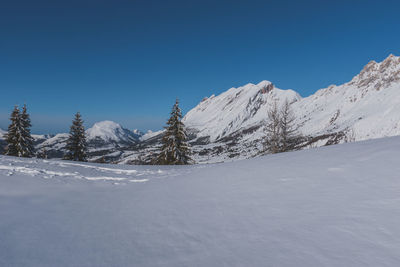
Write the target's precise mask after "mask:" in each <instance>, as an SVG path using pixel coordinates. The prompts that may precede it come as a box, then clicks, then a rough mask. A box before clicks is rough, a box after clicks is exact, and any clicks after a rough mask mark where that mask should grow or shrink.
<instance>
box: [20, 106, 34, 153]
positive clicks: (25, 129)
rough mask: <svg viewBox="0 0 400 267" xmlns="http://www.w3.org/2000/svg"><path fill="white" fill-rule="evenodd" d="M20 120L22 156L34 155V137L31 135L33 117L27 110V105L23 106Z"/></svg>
mask: <svg viewBox="0 0 400 267" xmlns="http://www.w3.org/2000/svg"><path fill="white" fill-rule="evenodd" d="M20 120H21V125H22V131H21V135H22V140H21V142H22V144H21V148H22V151H21V156H22V157H28V158H30V157H32V156H33V155H34V148H33V138H32V136H31V129H30V128H31V126H32V124H31V119H30V117H29V114H28V112H27V110H26V105H24V106H23V108H22V113H21V114H20Z"/></svg>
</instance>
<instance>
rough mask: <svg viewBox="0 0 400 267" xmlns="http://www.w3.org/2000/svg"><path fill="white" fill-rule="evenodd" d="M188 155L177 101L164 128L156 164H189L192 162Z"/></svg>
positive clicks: (187, 146) (188, 151)
mask: <svg viewBox="0 0 400 267" xmlns="http://www.w3.org/2000/svg"><path fill="white" fill-rule="evenodd" d="M190 154H191V151H190V147H189V144H188V142H187V136H186V131H185V125H184V124H183V123H182V112H181V109H180V108H179V101H178V99H177V100H176V102H175V104H174V106H173V108H172V111H171V117H170V118H169V120H168V121H167V126H166V127H165V133H164V136H163V138H162V147H161V152H160V154H159V155H158V157H157V159H156V163H157V164H161V165H185V164H190V163H192V162H193V161H192V159H191V158H190Z"/></svg>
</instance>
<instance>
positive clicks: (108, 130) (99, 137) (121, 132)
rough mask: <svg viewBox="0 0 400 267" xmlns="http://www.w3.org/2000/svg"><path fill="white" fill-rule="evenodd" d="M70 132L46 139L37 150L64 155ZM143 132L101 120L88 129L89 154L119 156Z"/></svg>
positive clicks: (94, 156) (135, 141)
mask: <svg viewBox="0 0 400 267" xmlns="http://www.w3.org/2000/svg"><path fill="white" fill-rule="evenodd" d="M68 136H69V134H68V133H60V134H57V135H55V136H51V137H49V138H47V139H45V140H44V141H43V142H41V143H40V144H38V145H37V147H36V148H37V150H42V149H45V150H46V152H47V153H48V155H49V156H50V157H62V156H63V155H64V154H65V153H66V149H65V147H66V143H67V139H68ZM141 136H142V134H141V133H139V132H138V131H136V132H133V131H129V130H128V129H125V128H123V127H122V126H121V125H120V124H118V123H116V122H113V121H101V122H97V123H95V124H94V125H93V126H92V127H91V128H89V129H87V130H86V137H87V143H88V150H89V156H90V157H92V158H94V159H96V158H99V157H102V156H104V155H109V154H113V156H111V155H109V158H110V159H111V158H115V157H117V156H119V155H120V154H121V153H122V152H121V151H123V150H125V149H129V147H131V146H133V145H135V144H137V143H138V142H139V139H140V137H141Z"/></svg>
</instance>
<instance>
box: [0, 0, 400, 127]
mask: <svg viewBox="0 0 400 267" xmlns="http://www.w3.org/2000/svg"><path fill="white" fill-rule="evenodd" d="M0 5H1V6H0V34H1V37H0V38H1V41H0V92H1V96H0V97H1V102H0V128H3V129H5V128H6V127H7V125H8V116H9V113H10V112H11V110H12V108H13V106H14V105H15V104H20V105H22V104H23V103H27V105H28V109H29V111H30V112H31V116H32V121H33V125H34V126H33V132H35V133H44V132H51V133H55V132H65V131H68V128H69V125H70V122H71V119H72V118H73V114H74V113H75V112H76V111H78V110H79V111H80V112H81V113H82V115H83V117H84V119H85V121H86V126H91V124H92V123H94V122H96V121H99V120H106V119H107V120H114V121H116V122H119V123H121V124H122V125H123V126H125V127H127V128H129V129H133V128H139V129H142V130H146V129H152V130H156V129H159V128H161V127H162V126H163V124H164V122H165V120H166V119H167V117H168V114H169V111H170V108H171V106H172V104H173V102H174V99H175V98H176V97H178V98H179V99H180V100H181V106H182V108H183V110H184V112H187V111H188V110H190V109H191V108H193V107H194V106H195V105H196V104H197V103H198V102H199V101H200V100H201V99H202V98H203V97H204V96H209V95H211V94H218V93H221V92H223V91H225V90H227V89H229V88H230V87H233V86H234V87H237V86H241V85H244V84H246V83H249V82H253V83H258V82H259V81H261V80H270V81H272V82H273V83H274V84H276V86H277V87H279V88H282V89H288V88H291V89H294V90H296V91H298V92H299V93H300V94H301V95H302V96H307V95H310V94H312V93H313V92H315V91H316V90H317V89H319V88H322V87H326V86H328V85H330V84H334V83H335V84H340V83H343V82H346V81H349V80H350V79H351V78H352V77H353V76H354V75H355V74H357V73H358V72H359V71H360V70H361V68H362V67H363V66H364V65H365V64H366V63H368V61H370V60H372V59H374V60H377V61H381V60H383V59H384V58H386V57H387V56H388V55H389V54H390V53H393V54H395V55H400V20H399V13H398V12H399V10H400V4H399V3H398V1H369V0H363V1H352V0H348V1H323V0H320V1H307V0H305V1H289V0H287V1H285V0H281V1H207V0H203V1H191V0H186V1H173V0H171V1H150V0H149V1H132V0H131V1H116V0H114V1H111V0H110V1H102V0H93V1H85V0H80V1H74V0H72V1H54V0H53V1H41V0H37V1H18V0H14V1H1V3H0Z"/></svg>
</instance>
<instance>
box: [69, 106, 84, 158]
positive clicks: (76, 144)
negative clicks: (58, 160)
mask: <svg viewBox="0 0 400 267" xmlns="http://www.w3.org/2000/svg"><path fill="white" fill-rule="evenodd" d="M67 150H68V153H67V154H66V155H65V157H64V159H68V160H74V161H86V160H87V155H86V150H87V144H86V136H85V128H84V127H83V120H82V117H81V114H80V113H79V112H78V113H76V114H75V119H74V120H73V121H72V125H71V128H70V131H69V138H68V140H67Z"/></svg>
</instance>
